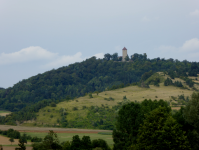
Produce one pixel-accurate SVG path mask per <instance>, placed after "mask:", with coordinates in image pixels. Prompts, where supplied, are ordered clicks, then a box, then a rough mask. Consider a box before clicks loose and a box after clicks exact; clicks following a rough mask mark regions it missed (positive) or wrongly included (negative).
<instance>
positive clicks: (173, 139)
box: [132, 107, 190, 150]
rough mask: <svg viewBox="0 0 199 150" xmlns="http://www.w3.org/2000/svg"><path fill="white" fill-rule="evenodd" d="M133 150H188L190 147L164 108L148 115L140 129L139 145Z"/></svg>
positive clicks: (183, 134)
mask: <svg viewBox="0 0 199 150" xmlns="http://www.w3.org/2000/svg"><path fill="white" fill-rule="evenodd" d="M132 148H133V146H132ZM133 149H137V150H154V149H155V150H162V149H169V150H188V149H190V145H189V142H188V139H187V137H186V136H185V133H184V132H183V131H182V130H181V128H180V126H179V124H178V123H177V122H176V121H175V119H173V118H172V116H171V115H170V113H168V112H167V110H166V109H165V108H164V107H159V108H157V109H155V110H153V111H151V112H150V113H149V115H147V117H146V119H145V120H144V123H143V125H141V127H140V128H139V133H138V138H137V144H136V146H135V147H134V148H133Z"/></svg>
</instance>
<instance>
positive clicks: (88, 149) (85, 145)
mask: <svg viewBox="0 0 199 150" xmlns="http://www.w3.org/2000/svg"><path fill="white" fill-rule="evenodd" d="M81 145H82V146H81V149H84V150H92V145H91V139H90V136H83V137H82V140H81Z"/></svg>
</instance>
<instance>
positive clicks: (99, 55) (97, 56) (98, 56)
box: [94, 53, 104, 59]
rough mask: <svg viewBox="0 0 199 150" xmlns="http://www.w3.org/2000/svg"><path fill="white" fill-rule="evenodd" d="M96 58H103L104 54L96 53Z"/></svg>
mask: <svg viewBox="0 0 199 150" xmlns="http://www.w3.org/2000/svg"><path fill="white" fill-rule="evenodd" d="M94 56H95V57H96V58H101V59H102V58H104V53H98V54H95V55H94Z"/></svg>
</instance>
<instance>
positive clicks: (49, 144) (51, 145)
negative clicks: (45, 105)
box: [32, 130, 62, 150]
mask: <svg viewBox="0 0 199 150" xmlns="http://www.w3.org/2000/svg"><path fill="white" fill-rule="evenodd" d="M32 147H33V150H52V149H56V150H61V149H62V146H61V145H60V143H59V139H58V137H57V134H56V133H54V132H53V131H52V130H50V131H49V133H48V135H46V136H45V138H44V140H43V141H42V142H41V143H33V144H32Z"/></svg>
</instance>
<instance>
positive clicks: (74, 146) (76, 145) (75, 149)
mask: <svg viewBox="0 0 199 150" xmlns="http://www.w3.org/2000/svg"><path fill="white" fill-rule="evenodd" d="M80 149H81V140H80V138H79V135H75V136H73V140H72V142H71V150H80Z"/></svg>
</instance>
